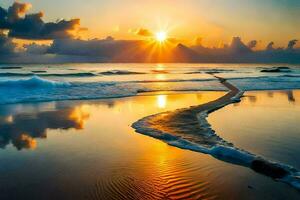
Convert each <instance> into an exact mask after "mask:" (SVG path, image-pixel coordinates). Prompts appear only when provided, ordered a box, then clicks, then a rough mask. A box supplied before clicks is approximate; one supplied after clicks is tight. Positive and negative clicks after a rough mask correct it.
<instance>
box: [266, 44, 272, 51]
mask: <svg viewBox="0 0 300 200" xmlns="http://www.w3.org/2000/svg"><path fill="white" fill-rule="evenodd" d="M273 45H274V42H270V43H269V44H268V45H267V47H266V50H267V51H272V50H274V47H273Z"/></svg>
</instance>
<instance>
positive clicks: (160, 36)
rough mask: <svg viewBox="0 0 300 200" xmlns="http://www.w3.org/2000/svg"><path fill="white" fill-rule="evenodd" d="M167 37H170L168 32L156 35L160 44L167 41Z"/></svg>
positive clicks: (160, 32)
mask: <svg viewBox="0 0 300 200" xmlns="http://www.w3.org/2000/svg"><path fill="white" fill-rule="evenodd" d="M167 37H168V35H167V32H166V31H159V32H156V33H155V39H156V40H157V41H158V42H160V43H162V42H164V41H166V39H167Z"/></svg>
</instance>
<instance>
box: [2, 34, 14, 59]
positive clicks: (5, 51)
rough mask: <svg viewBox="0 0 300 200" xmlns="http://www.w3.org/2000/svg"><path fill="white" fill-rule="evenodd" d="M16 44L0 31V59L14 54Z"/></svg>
mask: <svg viewBox="0 0 300 200" xmlns="http://www.w3.org/2000/svg"><path fill="white" fill-rule="evenodd" d="M15 49H16V44H15V43H14V42H13V41H12V39H11V38H8V37H7V36H6V35H5V34H4V33H2V32H1V31H0V57H1V56H7V55H10V54H14V53H15Z"/></svg>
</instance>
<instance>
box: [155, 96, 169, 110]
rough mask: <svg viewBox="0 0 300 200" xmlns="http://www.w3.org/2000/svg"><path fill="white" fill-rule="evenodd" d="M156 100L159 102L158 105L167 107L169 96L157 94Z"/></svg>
mask: <svg viewBox="0 0 300 200" xmlns="http://www.w3.org/2000/svg"><path fill="white" fill-rule="evenodd" d="M156 102H157V107H159V108H165V107H166V105H167V96H166V95H157V97H156Z"/></svg>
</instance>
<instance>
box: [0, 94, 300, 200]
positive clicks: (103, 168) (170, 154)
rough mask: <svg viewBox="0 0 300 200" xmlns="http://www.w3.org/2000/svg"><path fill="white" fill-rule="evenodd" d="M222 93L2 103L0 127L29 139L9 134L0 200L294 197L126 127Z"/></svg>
mask: <svg viewBox="0 0 300 200" xmlns="http://www.w3.org/2000/svg"><path fill="white" fill-rule="evenodd" d="M222 95H224V92H198V93H183V94H182V93H180V94H176V93H175V94H168V93H167V94H147V95H146V96H136V97H128V98H120V99H110V100H95V101H75V102H74V101H67V102H49V103H48V102H45V103H33V104H32V103H31V104H30V103H29V104H28V103H27V104H17V105H5V106H1V111H2V116H6V117H3V118H2V123H1V128H3V127H5V126H6V127H7V126H8V125H9V124H11V126H12V128H11V130H14V133H17V132H20V133H21V132H22V133H24V134H25V133H26V132H27V136H28V137H23V138H31V140H27V141H31V142H27V143H26V142H24V141H23V142H16V140H15V139H14V138H18V137H17V135H14V133H11V135H10V137H11V138H9V139H10V142H8V143H7V144H6V145H5V149H2V150H1V151H0V158H1V161H2V165H1V168H0V170H1V179H0V180H1V182H2V183H1V199H13V198H27V199H40V198H43V199H53V198H56V199H72V198H74V197H76V198H77V199H85V198H90V199H163V198H165V199H187V198H190V199H199V198H201V199H229V198H231V199H237V198H243V199H255V198H265V199H285V198H289V199H297V198H298V197H299V193H298V191H296V190H295V189H293V188H291V187H290V186H288V185H286V184H284V183H280V182H275V181H274V180H272V179H270V178H268V177H265V176H263V175H260V174H258V173H255V172H254V171H252V170H250V169H248V168H245V167H240V166H236V165H232V164H228V163H225V162H222V161H218V160H217V159H215V158H213V157H211V156H208V155H205V154H201V153H197V152H191V151H186V150H182V149H179V148H176V147H172V146H169V145H167V144H165V143H163V142H161V141H160V140H156V139H153V138H151V137H148V136H144V135H141V134H138V133H136V132H135V131H134V130H133V129H132V128H131V124H132V123H134V122H135V121H137V120H139V119H141V118H142V117H144V116H147V115H152V114H155V113H160V112H164V111H168V110H176V109H178V108H184V107H189V106H191V105H198V104H204V103H207V102H209V101H212V100H214V99H217V98H219V97H221V96H222ZM296 99H297V98H296ZM145 104H146V105H147V107H145V106H144V105H145ZM4 110H5V114H4V113H3V111H4ZM11 118H13V119H14V123H12V122H10V120H11ZM4 119H5V120H4ZM58 122H64V123H61V124H59V123H58ZM6 130H10V129H6ZM1 132H2V131H1ZM8 134H9V133H8ZM33 141H34V142H33ZM30 144H31V145H30ZM2 146H4V144H3V143H2ZM18 149H19V150H18ZM7 169H10V172H9V173H7ZM4 183H5V184H4Z"/></svg>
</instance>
